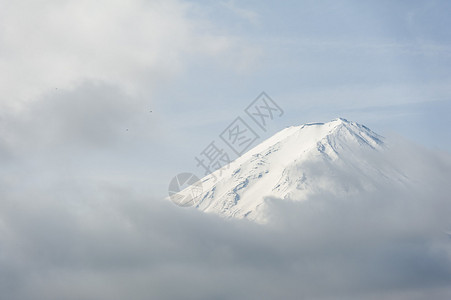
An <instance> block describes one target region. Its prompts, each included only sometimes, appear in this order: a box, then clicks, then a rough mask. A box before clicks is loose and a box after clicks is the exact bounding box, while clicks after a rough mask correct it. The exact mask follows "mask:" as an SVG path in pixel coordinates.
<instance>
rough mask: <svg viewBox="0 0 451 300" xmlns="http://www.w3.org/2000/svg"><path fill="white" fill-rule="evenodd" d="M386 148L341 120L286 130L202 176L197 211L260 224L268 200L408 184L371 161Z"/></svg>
mask: <svg viewBox="0 0 451 300" xmlns="http://www.w3.org/2000/svg"><path fill="white" fill-rule="evenodd" d="M386 148H387V145H386V142H385V141H384V138H383V137H381V136H380V135H378V134H376V133H374V132H373V131H371V130H370V129H369V128H367V127H365V126H363V125H360V124H358V123H354V122H350V121H347V120H345V119H342V118H338V119H335V120H333V121H331V122H328V123H310V124H304V125H301V126H292V127H288V128H285V129H284V130H282V131H280V132H278V133H277V134H275V135H274V136H272V137H270V138H269V139H267V140H265V141H264V142H262V143H261V144H259V145H258V146H256V147H254V148H253V149H251V150H250V151H248V152H247V153H245V154H244V155H242V156H241V157H239V158H237V159H236V160H235V161H233V162H231V163H230V164H229V165H228V167H226V168H224V169H222V170H217V171H216V172H214V173H212V174H210V175H207V176H206V177H204V178H203V179H202V180H201V182H202V186H203V192H202V194H201V195H200V197H199V198H198V200H199V202H198V203H197V208H198V209H200V210H202V211H205V212H209V213H218V214H220V215H222V216H225V217H236V218H248V219H251V220H255V221H258V222H264V220H265V198H267V197H277V198H282V199H287V200H289V201H302V200H305V199H308V197H309V196H311V195H314V194H315V193H324V192H327V193H329V194H334V195H348V194H353V193H359V192H361V191H366V190H374V189H376V188H377V186H378V185H379V184H391V183H393V182H400V183H401V184H402V183H405V182H407V181H408V179H407V178H406V176H404V175H403V174H402V173H400V172H398V171H397V170H396V169H395V168H393V167H392V166H390V164H389V163H387V162H384V161H383V160H380V159H379V158H378V157H379V156H374V158H373V157H372V156H373V154H375V153H380V152H383V151H386Z"/></svg>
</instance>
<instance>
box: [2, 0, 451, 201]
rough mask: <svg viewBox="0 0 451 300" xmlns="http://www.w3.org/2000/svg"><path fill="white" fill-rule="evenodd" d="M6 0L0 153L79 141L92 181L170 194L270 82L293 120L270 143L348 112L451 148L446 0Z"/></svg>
mask: <svg viewBox="0 0 451 300" xmlns="http://www.w3.org/2000/svg"><path fill="white" fill-rule="evenodd" d="M1 5H2V7H3V9H2V10H1V11H0V20H1V21H0V25H1V26H0V28H1V29H0V37H1V39H0V54H1V55H0V64H1V65H2V66H3V67H2V70H3V71H2V73H1V74H0V83H1V84H0V92H1V94H2V100H1V102H0V104H1V112H2V115H3V120H6V121H3V122H4V124H7V125H4V126H3V129H2V132H3V133H4V138H3V140H4V142H3V144H4V146H3V150H2V152H0V153H15V155H16V156H17V155H19V153H26V151H25V150H24V148H26V147H28V148H30V147H34V148H40V147H41V148H42V149H47V150H48V151H47V152H48V153H51V152H52V151H53V150H54V149H55V145H59V144H61V143H62V142H61V141H63V140H66V139H68V140H69V141H70V143H68V144H73V145H75V146H76V147H73V148H71V150H70V151H75V150H74V149H77V147H78V148H80V149H84V150H83V151H88V149H90V150H89V151H90V152H89V155H85V156H84V157H85V158H84V159H83V160H82V162H79V164H80V165H84V164H87V165H89V166H90V168H94V169H95V170H97V171H98V172H97V171H96V172H97V173H96V172H94V173H95V174H97V175H96V176H100V175H99V174H103V173H108V174H109V175H105V176H113V175H112V174H117V175H115V176H117V179H118V180H119V181H121V180H130V182H129V183H130V184H132V183H136V181H139V182H142V184H143V185H144V184H150V186H151V187H149V189H150V191H149V192H150V193H155V194H157V195H164V194H165V193H166V188H167V183H168V182H169V180H170V178H172V176H174V175H175V174H177V173H179V172H184V171H190V172H196V173H199V175H201V170H200V169H197V168H196V166H195V161H194V156H196V155H198V154H199V153H200V152H201V151H202V150H203V149H204V148H205V147H206V146H207V145H208V144H209V143H210V142H211V141H212V140H215V139H217V138H218V135H219V134H220V133H221V132H222V130H224V128H226V127H227V126H228V125H229V123H230V122H232V121H233V120H234V118H235V117H237V116H243V114H244V112H243V110H244V108H245V107H246V106H247V105H248V104H249V103H250V102H251V101H252V100H253V99H254V98H255V97H256V96H258V95H259V94H260V93H261V92H262V91H265V92H267V93H268V94H269V95H270V96H271V97H272V98H273V99H274V100H275V101H276V102H277V103H279V105H280V106H281V107H282V108H283V109H284V110H285V114H284V116H283V117H282V118H279V119H276V120H274V122H272V123H271V126H270V128H269V130H268V131H267V132H262V131H261V132H259V134H260V136H261V139H260V140H259V141H261V140H263V139H264V138H267V137H269V136H270V135H271V134H273V133H275V132H277V131H279V130H281V129H283V128H284V127H286V126H291V125H299V124H302V123H306V122H326V121H329V120H331V119H334V118H336V117H344V118H347V119H349V120H352V121H356V122H359V123H362V124H365V125H367V126H368V127H370V128H371V129H373V130H374V131H376V132H377V133H379V134H382V135H401V136H404V137H407V138H408V139H411V140H413V141H415V142H417V143H419V144H422V145H425V146H427V147H430V148H433V149H438V150H442V151H450V150H451V136H450V130H449V129H448V128H449V127H450V126H451V118H450V117H449V116H450V112H451V72H450V70H451V64H450V62H451V31H450V30H449V28H451V24H450V23H451V20H450V19H449V12H450V11H451V3H449V2H448V1H377V2H376V1H321V2H318V1H173V0H171V1H127V2H121V3H119V2H118V3H109V2H108V3H107V2H105V1H100V2H96V3H92V2H90V1H79V2H76V1H63V2H58V3H56V2H55V3H54V2H52V1H48V2H43V3H41V4H40V5H37V4H36V3H34V2H27V1H23V2H20V3H16V4H14V3H3V2H1ZM36 12H38V13H36ZM38 28H39V29H38ZM80 97H83V99H80ZM108 99H114V100H111V101H110V100H108ZM77 103H79V104H77ZM45 107H46V109H45V110H44V108H45ZM151 110H152V113H150V111H151ZM38 114H41V115H45V114H47V115H49V116H48V117H47V121H46V120H44V119H42V118H38V117H37V116H38ZM8 120H10V121H8ZM7 121H8V122H7ZM38 123H39V124H38ZM61 123H64V124H61ZM66 123H67V124H66ZM14 124H16V125H17V124H19V125H17V126H16V125H14ZM50 124H54V125H52V126H51V125H50ZM87 124H89V125H91V127H89V126H88V125H87ZM27 126H28V127H29V128H30V130H25V129H24V128H27ZM39 126H41V127H42V128H41V127H39ZM31 128H34V129H36V130H37V131H38V132H39V134H38V133H33V134H32V133H31V132H33V130H31ZM37 128H40V130H38V129H37ZM49 128H51V129H49ZM55 128H60V129H59V130H55ZM64 128H65V129H67V131H65V129H64ZM44 132H45V133H44ZM29 135H33V136H34V137H35V138H34V141H35V144H32V145H31V144H30V142H29V140H30V139H29ZM62 136H63V137H64V138H63V137H62ZM74 141H79V143H78V142H74ZM80 145H83V147H79V146H80ZM50 149H52V150H50ZM42 151H45V150H42ZM96 151H97V152H96ZM63 153H69V152H63ZM80 153H81V152H80ZM95 153H98V156H99V157H101V159H99V160H97V159H95V160H94V161H95V163H94V162H93V161H91V159H92V157H96V155H95ZM36 155H37V154H36ZM66 155H68V156H69V154H66ZM19 156H20V155H19ZM27 157H28V158H27V159H32V158H31V157H30V156H27ZM36 161H39V163H43V162H42V159H40V158H39V159H38V158H36ZM39 163H37V164H39ZM110 168H114V172H109V171H107V170H109V169H110ZM146 182H147V183H146ZM149 182H150V183H149Z"/></svg>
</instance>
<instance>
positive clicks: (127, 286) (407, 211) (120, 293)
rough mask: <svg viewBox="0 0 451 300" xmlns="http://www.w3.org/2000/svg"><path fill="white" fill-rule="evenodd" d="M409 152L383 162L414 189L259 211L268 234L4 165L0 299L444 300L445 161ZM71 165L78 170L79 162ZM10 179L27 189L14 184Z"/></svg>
mask: <svg viewBox="0 0 451 300" xmlns="http://www.w3.org/2000/svg"><path fill="white" fill-rule="evenodd" d="M62 128H64V127H62ZM80 147H87V146H86V145H83V143H81V144H80ZM408 149H409V151H407V149H406V148H402V147H394V148H393V151H392V153H393V154H392V155H393V161H396V163H397V166H399V167H402V166H404V167H403V168H404V169H403V170H404V171H405V172H408V174H409V176H411V177H412V178H413V179H415V180H414V182H415V188H414V189H411V190H408V191H406V190H405V189H396V188H392V187H391V186H386V187H385V188H384V187H379V188H378V189H377V190H376V191H374V192H366V193H360V194H356V195H354V196H351V197H337V196H332V195H330V194H326V193H321V194H317V195H315V196H314V197H311V198H310V199H309V200H308V201H304V202H289V201H283V200H278V199H268V200H267V201H268V205H269V208H268V211H269V223H268V224H266V225H258V224H254V223H251V222H247V221H244V220H224V219H221V218H219V217H217V216H215V215H208V214H203V213H201V212H199V211H196V210H194V209H182V208H179V207H177V206H175V205H173V204H172V203H170V202H167V201H164V200H162V199H155V198H152V197H151V196H149V195H145V194H142V193H141V192H140V191H139V190H137V189H134V187H133V186H127V185H125V184H122V185H121V184H117V183H115V182H109V181H108V180H105V179H104V180H98V179H95V178H90V177H87V176H84V175H83V173H82V172H79V173H77V172H76V171H75V170H73V169H71V171H70V174H68V175H66V176H63V177H61V176H58V174H63V173H64V166H61V167H57V166H52V172H51V173H50V175H49V174H47V176H44V178H43V179H41V181H40V182H36V181H35V180H31V179H30V178H31V177H33V178H36V177H39V171H40V170H37V169H33V168H32V166H31V164H19V163H14V164H13V165H14V167H11V168H10V169H9V170H10V171H11V170H14V172H12V173H11V172H5V171H2V172H1V177H0V199H1V200H0V278H1V280H0V282H1V284H0V291H1V294H2V295H3V297H5V298H7V299H13V300H14V299H21V300H26V299H38V300H39V299H46V300H47V299H78V300H79V299H96V300H99V299H124V298H133V299H275V298H281V299H300V298H303V299H381V298H382V299H430V298H434V299H447V298H449V297H450V296H451V287H450V284H449V283H450V278H451V240H450V239H449V236H448V234H447V232H448V231H449V229H451V223H450V221H449V214H450V212H451V203H450V201H449V194H450V192H451V188H450V187H449V185H448V184H447V181H449V178H450V174H451V173H450V172H451V164H450V160H449V157H448V156H447V155H440V154H437V153H434V152H432V151H430V150H425V149H422V148H419V147H417V148H415V147H411V146H409V148H408ZM48 150H49V152H50V153H48V154H51V151H53V150H51V149H50V148H49V149H48ZM74 153H75V154H74V155H77V154H76V152H74ZM78 155H79V156H76V157H74V159H75V160H76V161H82V160H83V159H85V158H83V155H80V154H78ZM369 159H374V160H376V159H377V158H371V157H370V158H369ZM413 162H414V163H413ZM409 165H410V168H408V167H407V166H409ZM336 172H339V170H336ZM11 174H13V175H14V174H16V176H11ZM17 174H27V176H23V177H21V180H17V179H18V178H19V177H20V176H19V175H17ZM343 180H344V181H346V182H349V174H347V176H346V177H343Z"/></svg>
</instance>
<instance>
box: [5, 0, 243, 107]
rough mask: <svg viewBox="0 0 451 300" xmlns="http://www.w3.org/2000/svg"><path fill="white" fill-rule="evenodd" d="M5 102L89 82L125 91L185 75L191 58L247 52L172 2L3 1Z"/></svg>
mask: <svg viewBox="0 0 451 300" xmlns="http://www.w3.org/2000/svg"><path fill="white" fill-rule="evenodd" d="M0 7H2V8H1V9H0V66H1V72H0V87H1V88H0V94H1V95H2V102H9V103H11V102H12V101H17V100H29V99H30V98H34V97H36V96H38V95H40V94H42V93H43V92H45V91H49V90H53V89H55V88H59V89H61V88H69V87H74V86H76V85H78V84H80V82H83V81H85V80H97V81H104V82H106V83H108V84H116V85H119V86H120V87H121V88H124V89H126V90H127V92H136V91H140V92H143V91H144V92H145V91H148V90H149V89H148V88H149V86H150V87H154V86H157V85H158V84H159V82H161V81H164V80H166V79H168V78H171V77H173V76H174V75H176V74H178V73H179V72H181V71H183V68H184V67H185V65H186V60H187V57H189V56H190V55H200V56H207V57H213V58H217V59H219V60H222V59H223V57H224V56H227V55H231V56H232V57H233V56H235V53H237V54H236V55H237V56H240V55H241V54H240V53H242V52H243V51H244V52H243V53H245V52H246V50H245V49H246V45H245V44H244V43H242V41H238V42H237V39H236V38H234V37H231V36H227V35H222V36H221V35H217V34H213V33H212V31H213V29H212V27H211V26H210V24H209V21H208V19H204V20H202V19H200V16H197V18H193V17H192V15H195V13H196V9H195V6H194V4H189V3H186V2H181V1H177V0H168V1H158V0H152V1H141V0H132V1H107V0H101V1H94V2H93V1H86V0H82V1H75V0H74V1H72V0H67V1H40V2H36V1H13V2H11V1H9V2H7V1H3V0H2V1H0Z"/></svg>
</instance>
